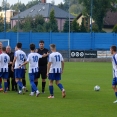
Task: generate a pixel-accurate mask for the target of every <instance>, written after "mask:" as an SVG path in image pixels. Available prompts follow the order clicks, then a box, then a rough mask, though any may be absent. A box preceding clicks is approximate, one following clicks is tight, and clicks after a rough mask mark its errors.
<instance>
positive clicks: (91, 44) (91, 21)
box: [90, 0, 93, 49]
mask: <svg viewBox="0 0 117 117" xmlns="http://www.w3.org/2000/svg"><path fill="white" fill-rule="evenodd" d="M92 16H93V0H91V15H90V32H91V49H93V42H92V39H93V35H92Z"/></svg>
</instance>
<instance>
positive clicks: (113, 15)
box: [103, 11, 117, 26]
mask: <svg viewBox="0 0 117 117" xmlns="http://www.w3.org/2000/svg"><path fill="white" fill-rule="evenodd" d="M103 23H104V26H114V25H115V24H117V12H113V11H108V12H107V14H106V17H105V18H104V20H103Z"/></svg>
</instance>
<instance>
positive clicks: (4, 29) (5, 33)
mask: <svg viewBox="0 0 117 117" xmlns="http://www.w3.org/2000/svg"><path fill="white" fill-rule="evenodd" d="M3 2H4V12H5V17H4V34H5V35H4V38H5V39H6V3H7V0H6V1H5V0H4V1H3Z"/></svg>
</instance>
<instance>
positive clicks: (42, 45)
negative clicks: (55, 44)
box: [39, 40, 44, 49]
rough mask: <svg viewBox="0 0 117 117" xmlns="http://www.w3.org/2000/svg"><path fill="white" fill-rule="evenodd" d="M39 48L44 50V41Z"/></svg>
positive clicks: (40, 42) (41, 41)
mask: <svg viewBox="0 0 117 117" xmlns="http://www.w3.org/2000/svg"><path fill="white" fill-rule="evenodd" d="M39 48H40V49H44V41H43V40H40V41H39Z"/></svg>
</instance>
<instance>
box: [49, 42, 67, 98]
mask: <svg viewBox="0 0 117 117" xmlns="http://www.w3.org/2000/svg"><path fill="white" fill-rule="evenodd" d="M50 49H51V51H52V53H51V54H50V55H49V61H48V69H47V75H48V78H49V90H50V96H49V97H48V98H54V92H53V81H54V80H55V81H56V85H57V86H58V87H59V88H60V90H61V91H62V97H63V98H65V96H66V92H65V89H64V88H63V85H62V84H61V83H60V80H61V74H62V73H63V69H64V60H63V57H62V55H61V54H60V53H59V52H56V46H55V45H54V44H51V45H50Z"/></svg>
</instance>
